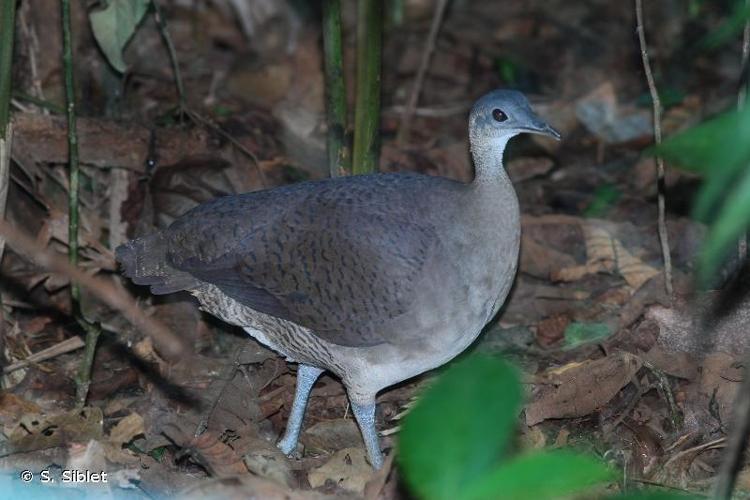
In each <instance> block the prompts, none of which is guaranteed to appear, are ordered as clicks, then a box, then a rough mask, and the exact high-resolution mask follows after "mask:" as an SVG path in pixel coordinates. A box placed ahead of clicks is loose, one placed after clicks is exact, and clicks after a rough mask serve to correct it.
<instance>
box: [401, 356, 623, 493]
mask: <svg viewBox="0 0 750 500" xmlns="http://www.w3.org/2000/svg"><path fill="white" fill-rule="evenodd" d="M520 404H521V387H520V380H519V376H518V373H517V372H516V370H514V369H513V368H512V367H511V366H509V365H508V364H506V363H504V362H502V361H499V360H496V359H492V358H489V357H485V356H475V357H469V358H467V359H465V360H463V361H461V362H459V363H456V364H455V365H454V366H452V367H451V368H450V369H449V370H448V371H447V372H446V373H445V374H444V376H442V377H441V378H440V379H439V380H438V381H437V382H436V383H435V385H434V386H432V387H431V388H430V389H429V390H428V391H427V393H426V394H425V395H424V396H423V398H422V399H421V400H420V401H419V403H418V404H417V406H416V407H415V408H414V409H413V410H412V411H411V412H410V413H409V415H408V416H407V417H406V418H405V420H404V425H403V429H402V431H401V441H400V451H399V458H400V461H401V464H402V466H403V469H404V472H405V477H406V480H407V482H408V484H409V485H410V486H411V488H412V489H413V490H414V491H415V492H416V493H417V494H418V495H419V496H420V497H421V498H429V499H431V500H433V499H435V500H441V499H477V500H479V499H483V498H496V497H497V495H498V493H502V496H503V498H521V497H525V498H544V497H545V495H548V494H550V492H555V493H560V492H562V491H578V490H580V489H582V488H584V487H587V486H589V485H591V484H595V483H600V482H602V481H603V480H605V479H607V478H608V477H609V475H610V472H609V470H608V469H607V468H606V467H605V466H604V464H602V463H601V462H599V461H597V460H594V459H592V458H588V457H584V456H579V455H574V454H572V453H569V452H555V453H537V454H528V455H522V456H520V457H517V458H513V459H510V458H509V448H510V445H511V442H512V439H513V435H514V429H515V426H516V419H517V415H518V412H519V411H520ZM529 495H531V496H529Z"/></svg>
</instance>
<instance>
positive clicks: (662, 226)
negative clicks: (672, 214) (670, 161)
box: [635, 0, 672, 298]
mask: <svg viewBox="0 0 750 500" xmlns="http://www.w3.org/2000/svg"><path fill="white" fill-rule="evenodd" d="M635 19H636V31H637V32H638V43H639V44H640V48H641V60H642V61H643V71H644V72H645V73H646V82H647V83H648V90H649V92H650V93H651V103H652V105H653V118H654V140H655V141H656V144H657V145H659V144H661V110H662V108H661V100H660V99H659V92H658V91H657V90H656V83H655V82H654V75H653V73H652V72H651V63H650V62H649V57H648V47H647V45H646V34H645V31H644V28H643V2H642V0H635ZM656 177H657V205H658V227H659V243H660V244H661V253H662V258H663V259H664V287H665V288H666V290H667V295H669V297H670V298H671V297H672V256H671V254H670V251H669V235H668V234H667V220H666V215H665V204H666V202H665V193H664V192H665V190H666V189H665V182H664V160H663V159H662V157H661V156H659V155H657V156H656Z"/></svg>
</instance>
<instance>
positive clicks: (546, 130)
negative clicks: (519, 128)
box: [525, 118, 561, 141]
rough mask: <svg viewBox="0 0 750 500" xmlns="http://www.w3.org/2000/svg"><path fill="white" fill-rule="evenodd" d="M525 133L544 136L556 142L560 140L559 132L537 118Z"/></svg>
mask: <svg viewBox="0 0 750 500" xmlns="http://www.w3.org/2000/svg"><path fill="white" fill-rule="evenodd" d="M525 132H530V133H532V134H539V135H546V136H548V137H552V138H553V139H556V140H558V141H559V140H560V137H561V135H560V132H558V131H557V130H555V129H554V128H553V127H552V126H551V125H550V124H549V123H547V122H545V121H543V120H541V119H539V118H537V119H536V120H534V125H532V126H531V127H529V128H527V129H526V130H525Z"/></svg>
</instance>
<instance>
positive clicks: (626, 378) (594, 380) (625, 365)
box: [526, 351, 642, 426]
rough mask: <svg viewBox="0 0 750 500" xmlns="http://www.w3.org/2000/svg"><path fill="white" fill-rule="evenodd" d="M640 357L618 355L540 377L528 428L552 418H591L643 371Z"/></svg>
mask: <svg viewBox="0 0 750 500" xmlns="http://www.w3.org/2000/svg"><path fill="white" fill-rule="evenodd" d="M641 365H642V363H641V361H640V360H639V358H638V357H637V356H634V355H632V354H630V353H626V352H622V351H620V352H616V353H614V354H612V355H610V356H607V357H605V358H601V359H596V360H586V361H583V362H580V363H571V364H570V365H566V366H564V367H561V368H560V369H557V370H554V371H550V372H548V373H547V374H546V375H543V376H542V377H540V378H538V380H539V381H542V380H543V381H544V382H543V383H538V384H536V387H535V392H534V394H533V396H532V401H531V402H530V403H529V404H528V405H526V425H529V426H532V425H535V424H537V423H539V422H541V421H543V420H546V419H548V418H573V417H583V416H585V415H588V414H590V413H592V412H594V411H596V410H597V409H598V408H601V407H602V406H604V405H605V404H607V403H608V402H609V401H610V400H611V399H612V398H613V397H614V396H615V395H616V394H617V393H618V392H619V391H620V389H622V388H623V387H625V386H626V385H627V384H628V383H630V381H631V379H632V378H633V376H634V375H635V374H636V373H637V372H638V370H639V369H640V368H641Z"/></svg>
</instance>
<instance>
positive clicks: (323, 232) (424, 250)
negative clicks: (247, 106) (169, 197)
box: [168, 184, 439, 347]
mask: <svg viewBox="0 0 750 500" xmlns="http://www.w3.org/2000/svg"><path fill="white" fill-rule="evenodd" d="M333 186H334V188H332V189H323V190H316V191H315V192H312V193H309V192H306V191H304V190H301V191H299V192H297V194H296V195H295V194H294V192H293V190H290V192H289V193H284V194H282V193H279V196H274V197H271V198H268V199H265V200H262V199H260V198H258V199H253V197H252V196H247V197H246V198H245V200H244V203H243V202H240V201H235V206H234V207H229V206H221V205H220V204H217V205H216V206H215V207H213V209H211V208H210V207H209V208H208V209H205V210H203V211H202V212H201V211H198V212H196V213H193V214H192V216H187V217H185V222H182V223H180V224H173V226H174V227H170V229H169V231H170V232H171V233H170V234H169V236H168V237H169V238H170V241H171V245H170V254H169V258H170V261H171V262H170V263H171V264H172V265H173V266H174V267H176V268H177V269H179V270H181V271H185V272H187V273H189V274H191V275H193V276H195V277H196V278H198V279H200V280H202V281H205V282H208V283H212V284H214V285H216V286H217V287H218V288H219V289H220V290H222V291H223V292H224V293H226V294H227V295H229V296H230V297H232V298H234V299H235V300H237V301H239V302H240V303H242V304H244V305H246V306H249V307H250V308H252V309H254V310H256V311H259V312H262V313H266V314H269V315H272V316H275V317H278V318H281V319H285V320H289V321H292V322H294V323H297V324H299V325H302V326H304V327H307V328H309V329H310V330H312V331H313V332H314V333H315V334H316V335H317V336H319V337H320V338H322V339H324V340H326V341H329V342H332V343H335V344H339V345H344V346H358V347H363V346H370V345H376V344H379V343H383V342H385V341H386V340H387V339H386V338H385V337H384V335H383V334H384V332H383V331H382V329H380V328H379V326H380V325H381V324H382V323H384V322H385V321H388V320H390V319H393V318H394V317H397V316H399V315H401V314H403V313H405V312H406V311H408V310H409V307H410V305H411V304H412V303H413V301H414V298H415V293H416V286H417V283H418V281H419V278H420V276H421V275H422V273H423V272H424V269H425V263H426V262H427V261H428V260H429V258H430V257H431V256H432V255H434V253H435V249H436V247H437V246H438V245H439V241H438V238H437V236H436V233H435V231H434V228H433V227H432V226H431V225H430V224H429V223H428V222H426V221H425V220H424V218H423V217H420V214H419V212H418V210H417V209H416V208H415V207H414V206H411V205H412V204H414V203H415V202H414V199H415V196H416V195H417V194H418V193H403V192H402V191H403V190H400V189H382V190H375V191H374V192H373V191H369V192H367V191H358V190H356V189H354V191H353V192H352V191H351V186H349V189H347V187H346V186H337V185H336V184H333ZM355 187H356V184H355ZM407 191H408V190H407ZM353 197H356V198H357V200H356V202H353V201H352V199H353ZM261 198H262V196H261ZM232 199H234V200H238V198H232ZM269 204H270V205H273V206H272V207H271V206H270V205H269ZM178 222H179V221H178Z"/></svg>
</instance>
